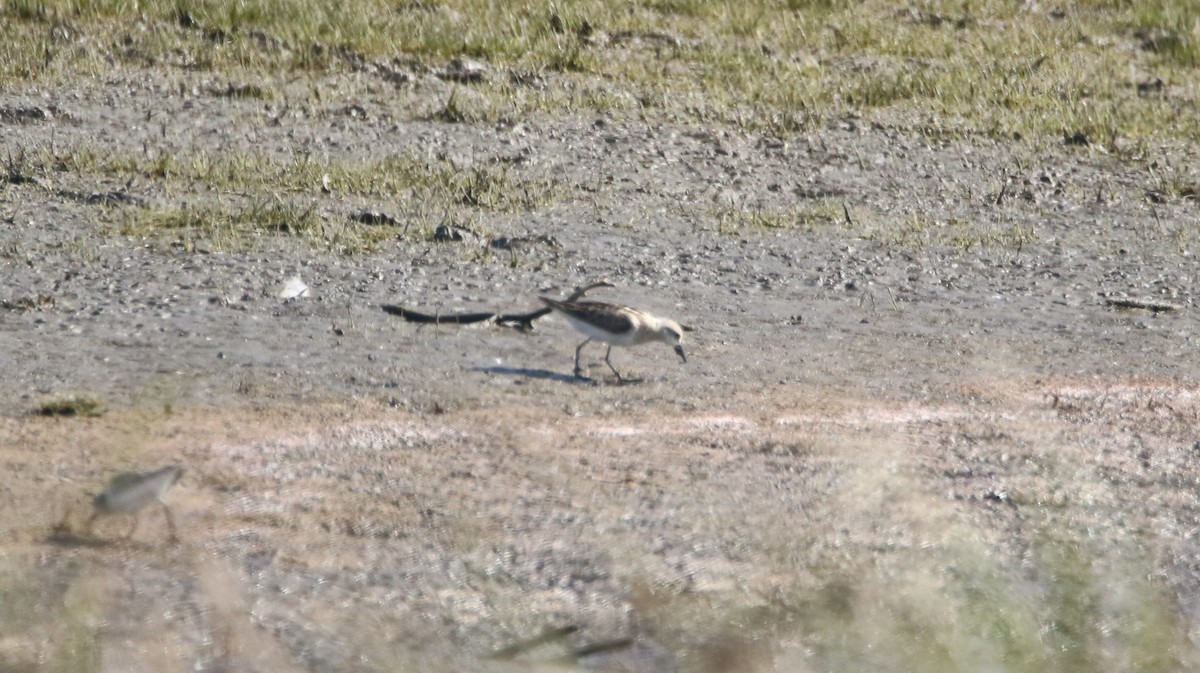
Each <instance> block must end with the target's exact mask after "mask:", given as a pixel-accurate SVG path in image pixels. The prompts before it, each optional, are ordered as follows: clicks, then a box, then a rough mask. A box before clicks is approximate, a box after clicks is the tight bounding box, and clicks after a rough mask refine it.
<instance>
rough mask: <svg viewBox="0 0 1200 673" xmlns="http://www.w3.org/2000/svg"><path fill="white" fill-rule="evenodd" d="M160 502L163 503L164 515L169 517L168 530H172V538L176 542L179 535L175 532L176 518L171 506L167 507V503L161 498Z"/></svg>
mask: <svg viewBox="0 0 1200 673" xmlns="http://www.w3.org/2000/svg"><path fill="white" fill-rule="evenodd" d="M158 504H160V505H162V508H163V515H164V516H166V517H167V530H169V531H171V537H170V540H171V541H172V542H175V541H176V540H178V539H179V536H178V535H176V534H175V519H174V518H173V517H172V516H171V508H170V507H167V503H165V502H163V501H161V500H159V501H158Z"/></svg>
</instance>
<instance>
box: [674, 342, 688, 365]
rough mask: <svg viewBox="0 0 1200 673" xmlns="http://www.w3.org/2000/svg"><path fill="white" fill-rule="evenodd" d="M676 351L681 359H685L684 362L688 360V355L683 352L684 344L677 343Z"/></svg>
mask: <svg viewBox="0 0 1200 673" xmlns="http://www.w3.org/2000/svg"><path fill="white" fill-rule="evenodd" d="M675 352H676V353H678V354H679V359H680V360H683V361H684V362H687V356H686V355H684V354H683V346H681V345H679V344H676V345H675Z"/></svg>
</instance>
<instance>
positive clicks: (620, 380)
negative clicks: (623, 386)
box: [604, 344, 625, 383]
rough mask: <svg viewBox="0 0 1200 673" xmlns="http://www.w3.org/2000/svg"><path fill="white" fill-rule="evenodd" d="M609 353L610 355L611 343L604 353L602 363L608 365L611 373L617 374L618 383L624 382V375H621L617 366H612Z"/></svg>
mask: <svg viewBox="0 0 1200 673" xmlns="http://www.w3.org/2000/svg"><path fill="white" fill-rule="evenodd" d="M610 355H612V344H609V345H608V350H607V351H605V353H604V364H606V365H608V368H609V369H611V370H612V373H614V374H616V375H617V382H618V383H625V377H623V376H621V372H619V371H617V368H616V367H614V366H613V363H612V362H610V361H609V359H608V356H610Z"/></svg>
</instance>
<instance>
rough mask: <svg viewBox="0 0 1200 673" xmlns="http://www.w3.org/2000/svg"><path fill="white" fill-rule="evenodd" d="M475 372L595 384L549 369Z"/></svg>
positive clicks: (493, 369) (485, 368)
mask: <svg viewBox="0 0 1200 673" xmlns="http://www.w3.org/2000/svg"><path fill="white" fill-rule="evenodd" d="M473 371H477V372H483V373H485V374H500V375H502V376H519V377H522V378H526V379H541V380H543V381H558V382H559V383H586V384H589V385H591V384H595V381H594V380H592V379H581V378H576V377H575V376H572V375H571V374H563V373H562V372H552V371H550V370H549V369H531V368H529V367H475V368H473Z"/></svg>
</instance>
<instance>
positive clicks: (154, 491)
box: [87, 465, 183, 540]
mask: <svg viewBox="0 0 1200 673" xmlns="http://www.w3.org/2000/svg"><path fill="white" fill-rule="evenodd" d="M181 476H183V468H182V467H179V466H177V465H171V466H169V467H163V468H160V469H157V470H154V471H153V472H140V473H139V472H122V473H121V474H118V475H117V476H115V477H113V478H112V481H110V482H108V488H107V489H105V491H104V492H103V493H101V494H100V495H98V496H96V498H95V500H93V501H92V505H93V506H94V507H95V512H93V513H92V518H90V519H88V522H87V530H88V532H89V533H90V532H91V530H92V524H93V523H94V522H95V521H96V519H97V518H99V517H101V516H105V515H108V514H132V515H133V527H132V528H130V529H129V533H128V534H127V535H125V537H126V538H127V539H128V538H131V537H133V534H134V532H136V531H137V527H138V512H140V511H141V510H143V509H145V508H146V506H147V505H149V504H150V503H153V502H157V503H158V504H160V505H162V508H163V514H165V515H166V517H167V528H168V530H170V531H171V539H172V540H174V539H175V521H174V520H173V519H172V518H171V510H170V508H168V507H167V503H165V502H163V500H162V497H163V494H164V493H166V492H167V490H168V489H170V488H171V487H172V486H174V485H175V482H177V481H179V477H181Z"/></svg>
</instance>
